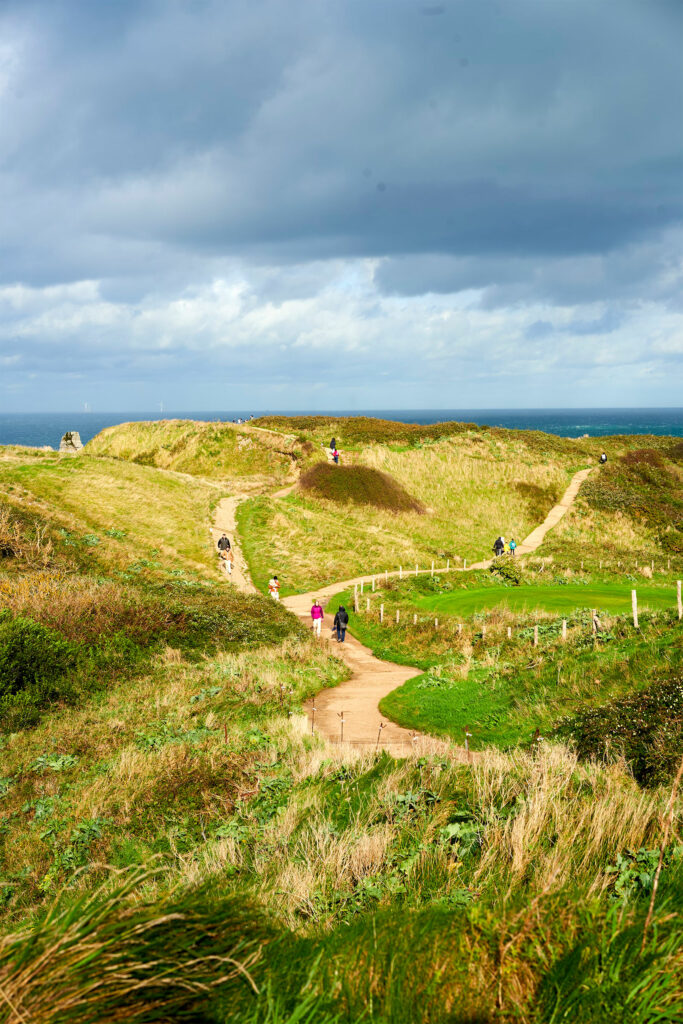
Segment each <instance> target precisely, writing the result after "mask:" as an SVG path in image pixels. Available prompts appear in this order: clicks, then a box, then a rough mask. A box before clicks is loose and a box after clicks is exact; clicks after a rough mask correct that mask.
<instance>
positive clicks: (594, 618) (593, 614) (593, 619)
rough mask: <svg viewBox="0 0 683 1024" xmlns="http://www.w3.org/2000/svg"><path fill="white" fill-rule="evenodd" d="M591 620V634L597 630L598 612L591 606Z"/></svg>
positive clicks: (594, 633)
mask: <svg viewBox="0 0 683 1024" xmlns="http://www.w3.org/2000/svg"><path fill="white" fill-rule="evenodd" d="M591 622H592V623H593V636H595V635H596V633H597V632H598V612H597V609H596V608H591Z"/></svg>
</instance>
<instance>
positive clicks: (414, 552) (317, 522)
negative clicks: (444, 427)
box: [240, 429, 588, 593]
mask: <svg viewBox="0 0 683 1024" xmlns="http://www.w3.org/2000/svg"><path fill="white" fill-rule="evenodd" d="M399 433H400V432H399ZM558 440H561V439H558ZM340 443H341V442H340ZM587 464H588V463H587V461H586V457H585V456H584V455H582V454H581V453H580V452H578V453H577V451H576V450H575V449H574V448H573V447H572V443H571V442H563V443H562V444H560V445H558V446H554V442H552V441H551V442H550V444H549V447H548V450H547V451H545V452H541V451H539V450H538V448H537V446H536V442H535V441H534V442H533V443H531V444H530V443H529V442H528V441H525V440H524V439H523V438H522V439H519V438H518V437H517V436H516V435H513V436H511V437H508V436H507V434H506V433H505V432H503V433H502V434H501V436H499V437H493V436H490V435H489V434H487V433H486V432H484V431H480V430H479V429H474V430H471V431H470V430H459V431H457V432H456V433H455V434H453V435H452V436H447V437H441V438H439V439H436V440H430V441H429V443H426V442H425V441H424V439H422V440H420V441H419V443H418V444H410V445H407V446H406V445H404V444H398V445H393V444H391V443H389V442H386V443H385V442H381V443H379V442H377V443H372V444H367V443H364V442H363V443H360V442H359V443H358V445H357V447H356V448H354V449H351V448H342V464H341V466H339V467H334V466H331V467H330V468H329V470H327V471H326V472H327V473H329V472H331V471H334V470H335V469H336V468H339V469H341V470H342V473H344V472H345V470H346V469H348V468H349V466H350V467H352V468H353V469H354V470H360V469H361V467H362V470H363V471H364V472H369V471H373V472H378V473H384V474H386V475H387V476H389V477H390V478H391V480H393V481H395V482H396V484H397V485H398V486H399V487H401V488H402V489H403V491H405V492H406V493H407V494H408V495H410V497H411V498H412V499H413V500H414V501H415V502H417V503H419V504H418V508H419V509H420V511H417V510H415V511H413V510H410V509H406V510H402V509H400V508H399V510H394V509H390V508H382V507H376V506H373V505H369V504H363V505H361V504H353V503H349V502H348V501H346V500H342V501H340V500H335V495H334V493H333V492H332V491H330V490H329V489H328V491H327V492H326V493H325V492H321V490H320V489H316V490H311V489H309V488H306V489H303V488H302V489H298V490H295V491H294V492H293V493H292V494H290V495H289V496H288V497H286V498H284V499H281V500H279V501H277V502H273V501H270V500H268V499H265V498H262V497H260V498H253V499H252V500H250V501H248V502H245V503H244V504H243V505H242V506H241V507H240V526H241V530H242V533H243V534H244V536H245V538H246V544H245V551H246V554H247V557H248V559H249V563H250V567H251V570H252V578H253V579H254V580H255V581H256V582H257V583H258V584H259V585H260V586H263V585H264V583H265V581H266V580H267V579H268V577H269V576H270V575H271V574H272V572H273V571H276V572H277V573H278V575H279V577H280V579H281V581H282V583H283V592H285V593H291V592H296V591H304V590H310V589H312V588H314V587H316V586H318V585H320V584H324V583H330V582H332V581H334V580H338V579H348V578H349V577H352V576H355V575H358V574H359V573H364V572H365V573H371V572H383V571H384V570H385V569H397V568H398V567H399V565H403V566H404V567H405V566H413V567H414V566H415V564H416V563H418V564H419V565H421V566H423V567H424V566H426V565H429V564H430V563H431V561H432V560H436V561H437V562H440V563H443V562H445V561H446V559H450V560H451V562H455V561H456V560H460V562H462V560H463V559H465V558H466V559H467V560H468V561H469V562H470V563H471V562H473V561H476V560H478V559H480V558H483V557H487V556H488V554H489V553H490V549H491V545H492V544H493V541H494V539H495V537H496V536H497V535H498V534H499V533H503V534H504V535H505V536H506V537H509V536H514V537H516V538H518V539H521V538H522V537H524V536H526V534H528V533H529V532H530V531H531V530H532V529H533V527H534V526H536V525H537V524H538V523H539V522H542V521H543V519H544V518H545V516H546V514H547V512H548V511H549V510H550V508H551V507H552V506H553V505H554V504H555V502H556V501H557V500H558V499H559V497H560V496H561V495H562V493H563V492H564V490H565V488H566V486H567V484H568V482H569V480H570V479H571V475H572V473H573V472H575V471H576V470H577V469H579V468H581V467H582V466H584V465H587ZM344 479H345V478H344V477H343V476H340V480H342V481H343V480H344Z"/></svg>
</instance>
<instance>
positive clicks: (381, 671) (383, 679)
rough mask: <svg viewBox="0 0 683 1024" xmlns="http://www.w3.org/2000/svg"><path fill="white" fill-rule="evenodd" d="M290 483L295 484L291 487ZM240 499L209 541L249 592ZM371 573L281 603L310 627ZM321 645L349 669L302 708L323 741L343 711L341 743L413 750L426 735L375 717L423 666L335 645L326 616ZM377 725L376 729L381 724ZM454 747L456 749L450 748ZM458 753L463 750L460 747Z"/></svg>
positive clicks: (568, 502)
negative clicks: (230, 555) (316, 615)
mask: <svg viewBox="0 0 683 1024" xmlns="http://www.w3.org/2000/svg"><path fill="white" fill-rule="evenodd" d="M591 472H592V467H591V468H588V469H582V470H580V471H579V472H578V473H575V474H574V476H573V477H572V480H571V482H570V484H569V486H568V487H567V489H566V491H565V493H564V494H563V496H562V499H561V500H560V501H559V502H558V504H557V505H555V506H553V508H552V509H551V510H550V512H549V513H548V515H547V516H546V518H545V519H544V521H543V522H542V523H541V525H540V526H537V527H536V528H535V529H534V530H532V532H531V533H530V534H529V536H528V537H526V538H525V539H524V540H523V541H522V542H521V544H519V545H518V547H517V554H518V555H528V554H530V553H531V552H533V551H536V549H537V548H538V547H539V546H540V545H541V543H542V541H543V539H544V538H545V536H546V534H547V533H548V531H549V530H552V529H553V527H555V526H556V525H557V524H558V523H559V522H560V520H561V519H562V517H563V516H564V515H565V514H566V513H567V511H568V510H569V509H570V508H571V506H572V504H573V503H574V501H575V499H576V496H577V494H578V493H579V489H580V487H581V485H582V483H583V482H584V480H585V479H586V477H587V476H588V475H589V474H590V473H591ZM294 486H295V485H294ZM292 489H293V488H285V489H284V490H283V491H279V492H277V493H276V494H275V495H273V497H284V496H285V495H286V494H288V493H289V492H290V490H292ZM241 500H242V498H241V497H239V496H238V497H232V498H224V499H223V500H222V501H221V502H220V503H219V505H218V509H217V512H216V519H215V522H214V527H213V530H212V533H213V536H214V542H215V541H216V540H217V539H218V537H219V536H220V534H221V533H222V532H223V531H225V532H226V533H227V535H228V537H229V538H230V542H231V543H232V545H233V549H234V551H235V568H234V570H233V575H232V582H233V583H234V584H235V585H236V586H238V587H239V588H240V589H241V590H244V591H247V592H249V593H254V592H255V591H256V588H255V587H254V584H253V583H252V582H251V579H250V578H249V573H248V570H247V567H246V563H245V561H244V559H243V557H242V555H241V553H240V552H239V548H238V545H237V544H236V543H235V531H236V523H235V510H236V508H237V505H238V504H239V502H240V501H241ZM490 565H491V560H490V559H489V560H487V561H483V562H475V563H474V564H473V565H469V566H468V567H467V569H464V568H461V567H459V566H457V567H451V568H450V569H449V570H447V569H438V570H436V571H438V572H439V573H443V572H469V571H470V570H472V569H486V568H488V567H489V566H490ZM430 572H431V569H423V570H421V573H430ZM385 575H388V576H394V577H395V576H398V575H399V573H398V571H395V572H390V573H388V574H385V573H381V574H379V573H378V574H377V578H380V577H381V576H385ZM371 580H372V576H369V575H364V576H356V577H354V578H353V579H348V580H343V581H342V582H340V583H332V584H330V585H328V586H326V587H319V588H318V589H317V590H312V591H310V592H309V593H307V594H297V595H294V596H292V597H286V598H284V599H283V602H282V603H283V604H284V605H285V607H286V608H288V609H289V610H290V611H291V612H293V613H294V614H295V615H297V616H298V617H299V618H300V619H301V620H302V621H304V622H305V623H306V624H308V625H310V622H311V618H310V611H311V605H312V603H313V601H314V599H316V598H317V599H318V600H319V601H320V603H321V604H322V606H323V607H324V606H325V605H326V604H327V602H328V601H329V600H330V599H331V598H333V597H334V595H335V594H339V593H341V592H342V591H345V590H349V589H351V588H352V587H354V586H355V585H358V586H360V584H361V582H362V583H370V582H371ZM321 642H322V643H326V644H328V645H329V646H330V647H331V648H332V649H334V650H336V651H338V652H339V654H340V655H341V657H342V658H343V659H344V661H345V662H346V664H347V665H348V667H349V669H350V670H351V675H350V678H349V679H347V680H346V681H345V682H343V683H341V684H340V685H339V686H336V687H332V688H328V689H325V690H321V692H320V693H319V694H318V695H317V696H316V697H315V699H314V700H313V701H310V702H309V704H308V706H307V712H308V716H309V722H310V723H311V725H312V726H313V727H314V728H315V729H316V731H318V732H320V733H322V734H323V736H325V738H326V739H328V740H329V741H330V742H333V743H337V742H340V741H341V739H342V717H341V716H342V713H343V716H344V717H343V742H344V743H346V744H349V745H351V746H354V747H360V748H364V749H369V748H373V749H374V748H375V747H377V746H380V747H382V748H385V749H390V750H391V751H392V752H393V753H396V754H400V753H407V752H409V751H410V750H412V749H414V748H415V746H416V744H419V743H421V742H422V741H423V740H425V739H427V737H425V736H423V735H422V734H419V733H414V732H410V731H409V730H408V729H403V728H402V727H401V726H400V725H396V724H395V723H394V722H390V721H387V720H385V719H383V718H382V717H381V715H380V712H379V708H378V704H379V702H380V701H381V700H382V698H383V697H385V696H386V695H387V694H388V693H391V691H392V690H395V689H396V687H398V686H402V685H403V683H405V682H407V681H408V680H409V679H412V678H413V677H414V676H417V675H420V674H421V672H422V669H419V668H415V667H411V666H407V665H395V664H393V663H392V662H388V661H381V660H380V659H379V658H376V657H375V656H374V654H373V653H372V651H371V650H369V649H368V648H367V647H364V646H363V644H361V643H359V641H358V640H356V639H355V638H354V637H353V636H350V635H349V634H348V633H347V635H346V641H345V642H344V643H343V644H338V643H337V642H336V638H335V637H334V635H333V634H332V620H331V617H330V616H328V615H325V618H324V620H323V636H322V639H321ZM380 725H381V728H380ZM454 749H459V748H454ZM460 753H461V754H462V756H464V752H463V751H460Z"/></svg>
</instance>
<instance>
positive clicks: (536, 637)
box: [534, 625, 538, 647]
mask: <svg viewBox="0 0 683 1024" xmlns="http://www.w3.org/2000/svg"><path fill="white" fill-rule="evenodd" d="M534 647H538V626H537V625H536V626H534Z"/></svg>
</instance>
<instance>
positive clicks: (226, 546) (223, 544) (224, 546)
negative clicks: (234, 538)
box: [216, 533, 230, 551]
mask: <svg viewBox="0 0 683 1024" xmlns="http://www.w3.org/2000/svg"><path fill="white" fill-rule="evenodd" d="M216 547H217V548H218V550H219V551H229V550H230V538H229V537H228V535H227V533H224V534H223V535H222V536H221V537H219V538H218V544H217V545H216Z"/></svg>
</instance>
